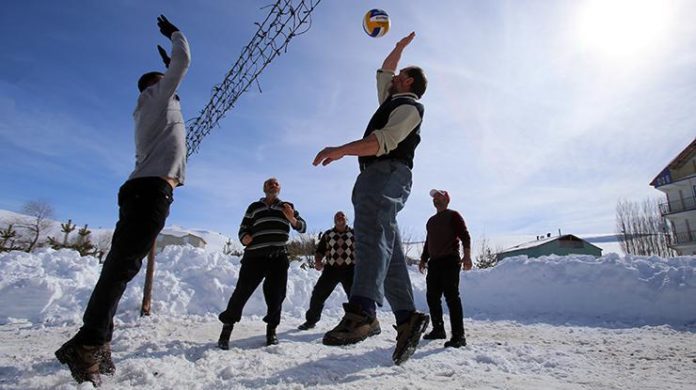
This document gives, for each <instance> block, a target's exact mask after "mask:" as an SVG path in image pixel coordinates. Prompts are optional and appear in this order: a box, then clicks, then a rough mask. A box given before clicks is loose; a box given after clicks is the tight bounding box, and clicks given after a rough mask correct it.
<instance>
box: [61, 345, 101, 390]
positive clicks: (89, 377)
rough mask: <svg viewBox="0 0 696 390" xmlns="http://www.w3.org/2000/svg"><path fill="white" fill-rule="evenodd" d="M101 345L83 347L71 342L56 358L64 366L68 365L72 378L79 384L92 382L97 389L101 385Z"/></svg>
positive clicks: (62, 348)
mask: <svg viewBox="0 0 696 390" xmlns="http://www.w3.org/2000/svg"><path fill="white" fill-rule="evenodd" d="M101 348H102V346H100V345H81V344H78V343H77V342H76V341H74V340H72V339H71V340H69V341H68V342H66V343H65V344H63V346H62V347H60V348H59V349H58V350H57V351H56V353H55V354H56V358H58V361H59V362H61V363H62V364H67V365H68V368H70V373H71V374H72V377H73V378H74V379H75V380H76V381H77V383H82V382H87V381H89V382H92V384H93V385H94V386H95V387H99V386H100V385H101V377H100V376H99V362H100V359H99V356H98V354H99V351H100V350H101Z"/></svg>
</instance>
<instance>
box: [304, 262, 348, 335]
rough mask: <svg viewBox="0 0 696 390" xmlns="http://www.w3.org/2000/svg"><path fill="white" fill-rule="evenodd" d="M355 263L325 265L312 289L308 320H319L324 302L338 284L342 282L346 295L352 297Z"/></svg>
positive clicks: (306, 316)
mask: <svg viewBox="0 0 696 390" xmlns="http://www.w3.org/2000/svg"><path fill="white" fill-rule="evenodd" d="M353 268H355V267H354V266H353V265H348V266H346V265H342V266H333V265H326V266H324V271H322V273H321V276H319V280H317V284H316V285H315V286H314V289H313V290H312V298H311V299H310V300H309V310H307V313H306V314H305V318H306V319H307V322H319V320H320V319H321V311H322V310H323V309H324V302H326V300H327V299H328V298H329V295H331V293H332V292H333V290H334V289H335V288H336V286H337V285H338V284H339V283H341V286H343V291H345V292H346V296H347V297H348V298H350V286H352V285H353Z"/></svg>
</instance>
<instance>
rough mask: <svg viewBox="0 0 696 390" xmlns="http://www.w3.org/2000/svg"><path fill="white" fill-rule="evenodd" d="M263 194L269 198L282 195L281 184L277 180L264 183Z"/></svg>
mask: <svg viewBox="0 0 696 390" xmlns="http://www.w3.org/2000/svg"><path fill="white" fill-rule="evenodd" d="M263 192H264V193H265V194H266V195H269V196H278V194H280V183H278V180H276V179H268V180H266V182H265V183H263Z"/></svg>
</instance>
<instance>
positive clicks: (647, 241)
mask: <svg viewBox="0 0 696 390" xmlns="http://www.w3.org/2000/svg"><path fill="white" fill-rule="evenodd" d="M616 230H617V235H618V236H619V244H620V245H621V250H623V252H624V254H628V255H637V256H660V257H671V256H675V255H676V253H675V251H674V250H673V249H671V248H670V247H669V237H670V234H671V233H672V229H671V225H670V224H668V223H666V222H665V220H664V219H663V218H662V214H660V208H659V200H657V199H646V200H644V201H643V202H642V203H639V202H633V201H628V200H619V201H618V202H617V204H616Z"/></svg>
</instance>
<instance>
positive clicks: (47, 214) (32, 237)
mask: <svg viewBox="0 0 696 390" xmlns="http://www.w3.org/2000/svg"><path fill="white" fill-rule="evenodd" d="M22 214H25V215H28V216H30V217H32V219H31V221H29V222H28V223H23V224H18V225H17V226H18V227H21V228H23V229H25V230H26V231H27V232H29V237H28V242H27V246H26V248H25V250H26V251H27V252H31V251H32V250H34V248H36V246H37V244H38V242H39V238H40V237H41V233H43V232H45V231H46V230H47V229H48V228H50V227H51V225H52V224H53V222H52V221H51V220H50V219H51V218H53V214H54V211H53V206H51V205H50V204H48V202H46V201H42V200H32V201H29V202H27V203H26V204H24V206H23V207H22Z"/></svg>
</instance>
